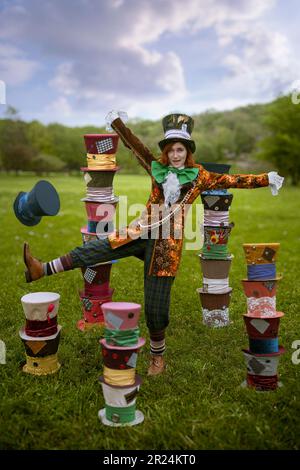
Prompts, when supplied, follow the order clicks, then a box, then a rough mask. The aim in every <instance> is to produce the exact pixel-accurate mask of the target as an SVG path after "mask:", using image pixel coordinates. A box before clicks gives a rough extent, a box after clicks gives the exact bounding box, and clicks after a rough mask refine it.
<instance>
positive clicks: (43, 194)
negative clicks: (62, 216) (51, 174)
mask: <svg viewBox="0 0 300 470" xmlns="http://www.w3.org/2000/svg"><path fill="white" fill-rule="evenodd" d="M59 208H60V201H59V196H58V194H57V191H56V189H55V188H54V186H52V184H51V183H49V182H48V181H44V180H40V181H38V182H37V183H36V185H35V186H34V187H33V189H32V190H31V191H30V192H28V193H25V192H23V191H21V192H20V193H19V194H18V196H17V197H16V199H15V202H14V211H15V215H16V217H17V219H18V220H19V221H20V222H21V223H22V224H24V225H29V226H32V225H37V224H38V223H39V222H40V221H41V218H42V216H43V215H56V214H57V213H58V211H59Z"/></svg>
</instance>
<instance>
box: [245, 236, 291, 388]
mask: <svg viewBox="0 0 300 470" xmlns="http://www.w3.org/2000/svg"><path fill="white" fill-rule="evenodd" d="M243 248H244V251H245V255H246V261H247V270H248V278H247V279H243V280H242V283H243V288H244V292H245V295H246V297H247V313H246V314H245V315H244V316H243V318H244V322H245V325H246V329H247V334H248V336H249V349H243V353H244V357H245V361H246V365H247V379H246V382H244V385H247V386H248V387H252V388H254V389H256V390H258V391H268V390H275V389H276V388H277V387H278V375H277V368H278V362H279V357H280V355H281V354H283V353H284V348H283V347H282V346H279V341H278V330H279V322H280V318H281V317H283V315H284V314H283V313H282V312H278V311H277V309H276V289H277V283H278V281H279V280H280V279H281V277H277V276H276V265H275V260H276V254H277V252H278V250H279V243H255V244H254V243H253V244H249V243H246V244H244V245H243Z"/></svg>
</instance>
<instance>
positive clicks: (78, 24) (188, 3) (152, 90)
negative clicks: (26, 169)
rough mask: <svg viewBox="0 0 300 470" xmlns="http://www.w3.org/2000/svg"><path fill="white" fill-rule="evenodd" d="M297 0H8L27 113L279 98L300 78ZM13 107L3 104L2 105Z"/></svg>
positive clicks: (84, 113) (93, 112) (16, 90)
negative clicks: (278, 96) (280, 94)
mask: <svg viewBox="0 0 300 470" xmlns="http://www.w3.org/2000/svg"><path fill="white" fill-rule="evenodd" d="M299 10H300V6H299V1H298V0H285V1H283V0H0V80H3V81H4V82H5V83H6V90H7V91H6V95H7V103H8V104H10V105H12V106H14V107H16V108H17V109H18V110H19V112H20V115H21V117H22V118H23V119H26V120H32V119H38V120H40V121H42V122H44V123H48V122H53V121H57V122H61V123H64V124H67V125H82V124H95V125H97V124H103V123H104V117H105V115H106V113H107V111H109V110H111V109H122V110H126V111H127V112H128V114H129V116H130V117H131V118H134V117H141V118H149V119H160V118H161V117H162V116H164V115H165V114H168V113H169V112H172V111H181V112H186V113H188V114H194V113H198V112H201V111H204V110H206V109H209V108H215V109H220V110H221V109H231V108H234V107H236V106H239V105H243V104H247V103H254V102H255V103H257V102H266V101H270V100H272V99H273V98H274V97H276V96H277V95H278V94H279V93H280V92H286V91H288V90H290V89H291V87H292V86H293V83H294V82H295V81H297V80H298V81H299V80H300V49H299V44H300V34H299V20H300V14H299ZM4 109H5V107H4V105H1V110H0V111H1V112H2V113H3V111H4Z"/></svg>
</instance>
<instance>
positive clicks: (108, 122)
mask: <svg viewBox="0 0 300 470" xmlns="http://www.w3.org/2000/svg"><path fill="white" fill-rule="evenodd" d="M117 118H120V119H122V121H123V122H127V121H128V114H127V113H126V112H125V111H115V110H112V111H110V112H109V113H108V114H107V115H106V116H105V122H106V130H107V131H112V130H113V129H112V128H111V123H112V122H113V121H114V120H115V119H117Z"/></svg>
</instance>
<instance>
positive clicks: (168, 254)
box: [108, 118, 269, 276]
mask: <svg viewBox="0 0 300 470" xmlns="http://www.w3.org/2000/svg"><path fill="white" fill-rule="evenodd" d="M112 128H113V129H114V130H115V131H116V132H117V134H118V135H119V136H120V138H121V139H122V141H123V143H124V144H125V146H126V147H128V148H129V149H131V150H132V151H133V153H134V154H135V156H136V157H137V159H138V161H139V162H140V163H141V165H142V166H143V167H144V168H145V170H146V171H147V172H148V173H149V175H150V176H151V180H152V188H151V193H150V196H149V199H148V202H147V204H146V209H145V210H144V212H143V213H142V214H141V216H140V217H139V218H137V219H135V220H134V221H133V222H131V223H130V224H129V226H128V227H124V228H121V229H120V230H117V231H115V232H113V233H111V234H110V235H109V236H108V240H109V242H110V245H111V247H112V248H118V247H119V246H122V245H124V244H126V243H129V242H131V241H132V240H135V239H137V238H139V237H142V238H144V237H146V238H148V237H149V228H146V227H145V228H144V227H143V226H147V224H153V223H155V222H158V220H160V219H161V217H162V215H161V213H158V212H156V211H153V207H155V206H154V205H156V207H158V206H157V205H159V206H161V207H164V193H163V188H162V185H161V184H159V183H157V182H156V181H155V179H154V177H153V176H152V175H151V162H152V161H153V160H156V159H155V158H154V156H153V154H152V153H151V152H150V150H149V149H148V148H147V147H145V146H144V145H143V144H142V142H141V141H140V140H139V139H138V138H137V137H136V136H135V135H134V134H133V133H132V132H131V131H130V129H128V127H126V126H125V124H124V123H123V122H122V121H121V119H119V118H118V119H115V120H114V121H113V123H112ZM195 167H197V168H199V173H198V176H197V177H196V178H195V180H194V181H192V182H191V183H187V184H184V185H182V187H181V194H180V197H179V200H178V201H177V204H176V205H174V207H176V206H177V207H178V208H179V204H180V202H181V201H183V202H182V204H181V208H182V210H181V208H179V210H178V212H177V213H174V215H173V216H171V217H170V219H169V220H168V222H169V225H168V226H169V232H168V234H167V236H166V235H165V236H164V237H163V236H162V235H163V232H162V230H163V229H162V226H161V224H160V228H155V229H152V235H151V238H155V242H154V246H153V252H152V258H151V263H150V268H149V272H148V275H152V276H176V273H177V270H178V268H179V264H180V259H181V254H182V247H183V231H184V221H185V217H186V213H187V211H186V209H187V208H188V207H189V206H188V205H190V204H192V203H193V202H194V200H195V199H196V198H197V197H198V196H199V194H200V193H202V192H203V191H206V190H209V189H228V188H246V189H250V188H260V187H263V186H268V184H269V179H268V174H267V173H263V174H261V175H227V174H219V173H212V172H209V171H206V170H205V169H204V168H203V166H202V165H197V164H195ZM151 209H152V210H151ZM154 233H155V236H153V234H154Z"/></svg>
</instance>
